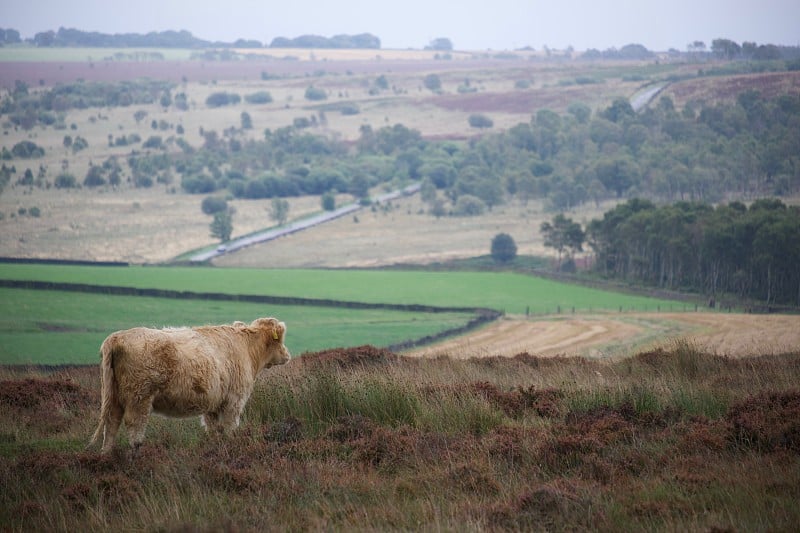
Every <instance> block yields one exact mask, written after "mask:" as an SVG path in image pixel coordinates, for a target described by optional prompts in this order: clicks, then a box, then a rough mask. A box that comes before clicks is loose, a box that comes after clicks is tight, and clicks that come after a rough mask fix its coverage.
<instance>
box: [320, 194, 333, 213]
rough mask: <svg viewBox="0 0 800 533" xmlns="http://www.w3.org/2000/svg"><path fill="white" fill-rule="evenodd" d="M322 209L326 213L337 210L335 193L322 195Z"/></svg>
mask: <svg viewBox="0 0 800 533" xmlns="http://www.w3.org/2000/svg"><path fill="white" fill-rule="evenodd" d="M321 203H322V209H324V210H325V211H333V210H334V209H336V197H334V196H333V193H331V192H326V193H325V194H323V195H322V200H321Z"/></svg>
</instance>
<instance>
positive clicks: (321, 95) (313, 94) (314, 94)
mask: <svg viewBox="0 0 800 533" xmlns="http://www.w3.org/2000/svg"><path fill="white" fill-rule="evenodd" d="M305 98H306V100H312V101H318V100H325V99H327V98H328V93H326V92H325V89H319V88H317V87H314V86H313V85H310V86H308V88H306V93H305Z"/></svg>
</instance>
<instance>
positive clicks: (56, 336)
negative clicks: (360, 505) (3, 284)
mask: <svg viewBox="0 0 800 533" xmlns="http://www.w3.org/2000/svg"><path fill="white" fill-rule="evenodd" d="M0 279H10V280H35V281H49V282H66V283H83V284H90V285H110V286H124V287H135V288H154V289H166V290H177V291H192V292H218V293H225V294H257V295H272V296H290V297H299V298H314V299H331V300H345V301H356V302H369V303H391V304H423V305H431V306H439V307H489V308H493V309H497V310H501V311H505V312H507V313H512V314H522V313H525V312H526V310H529V311H530V312H531V313H556V312H561V313H565V314H566V313H570V312H572V310H573V308H574V309H575V310H576V311H586V310H590V309H591V310H594V311H601V310H608V311H618V310H619V309H620V308H622V309H624V310H625V311H629V310H633V309H638V310H642V311H644V310H648V309H649V310H651V311H654V310H656V308H657V307H658V306H661V308H662V309H663V310H664V311H667V310H669V308H670V307H671V306H674V307H675V308H679V307H680V306H681V305H683V304H679V303H676V302H669V301H664V300H655V299H650V298H644V297H638V296H629V295H624V294H618V293H612V292H606V291H599V290H593V289H586V288H582V287H577V286H572V285H567V284H562V283H556V282H553V281H548V280H544V279H540V278H534V277H529V276H523V275H518V274H507V273H477V272H439V273H435V272H404V271H360V270H348V271H345V270H255V269H219V268H177V267H176V268H168V267H96V266H71V265H19V264H1V265H0ZM0 295H2V298H0V316H2V317H3V318H2V319H0V332H2V340H3V342H2V347H0V363H5V364H9V363H11V364H27V363H34V364H66V363H71V364H91V363H94V362H95V361H96V353H97V347H98V346H99V344H100V342H102V340H103V338H105V336H106V335H108V334H109V333H111V332H112V331H115V330H118V329H125V328H129V327H134V326H139V325H143V326H151V327H162V326H165V325H172V326H177V325H202V324H214V323H230V322H232V321H233V320H243V321H250V320H253V319H254V318H256V317H259V316H277V317H279V318H280V319H281V320H283V321H284V322H286V323H287V325H288V327H289V331H290V334H289V337H288V339H289V340H288V342H287V345H288V347H289V349H290V350H291V351H292V352H293V353H295V354H300V353H303V352H307V351H314V350H321V349H324V348H331V347H337V346H357V345H361V344H373V345H377V346H388V345H392V344H397V343H400V342H402V341H406V340H411V339H418V338H421V337H424V336H427V335H431V334H435V333H438V332H441V331H444V330H447V329H451V328H454V327H459V326H462V325H464V324H465V323H466V322H467V321H468V320H469V318H470V317H469V315H468V314H465V313H445V314H440V313H435V314H428V313H412V312H400V311H384V310H353V309H338V308H337V309H334V308H325V307H313V306H273V305H269V306H265V305H263V304H253V303H241V302H225V301H222V302H220V301H209V300H175V299H166V298H149V297H134V296H107V295H97V294H83V293H67V292H59V291H42V290H23V289H2V290H0Z"/></svg>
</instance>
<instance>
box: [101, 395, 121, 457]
mask: <svg viewBox="0 0 800 533" xmlns="http://www.w3.org/2000/svg"><path fill="white" fill-rule="evenodd" d="M122 414H123V411H122V406H121V405H120V404H119V403H117V402H113V403H112V404H111V407H110V409H109V411H108V416H107V417H106V419H105V420H104V424H105V425H104V428H103V435H102V436H103V446H102V447H101V448H100V453H104V454H105V453H108V452H110V451H111V449H112V448H113V447H114V442H115V441H116V439H117V432H118V431H119V426H120V424H122Z"/></svg>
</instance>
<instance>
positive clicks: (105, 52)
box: [0, 46, 197, 62]
mask: <svg viewBox="0 0 800 533" xmlns="http://www.w3.org/2000/svg"><path fill="white" fill-rule="evenodd" d="M196 52H197V51H196V50H189V49H181V48H96V47H92V48H81V47H77V46H76V47H72V46H69V47H42V48H40V47H36V46H4V47H2V48H0V62H15V61H37V62H39V61H58V62H61V61H65V62H85V61H104V60H106V59H109V58H112V60H113V57H114V56H115V55H117V54H123V55H124V56H127V57H134V56H139V57H146V56H149V55H151V54H161V57H162V58H163V59H164V60H167V61H185V60H188V59H189V58H190V57H191V56H192V54H193V53H196Z"/></svg>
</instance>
